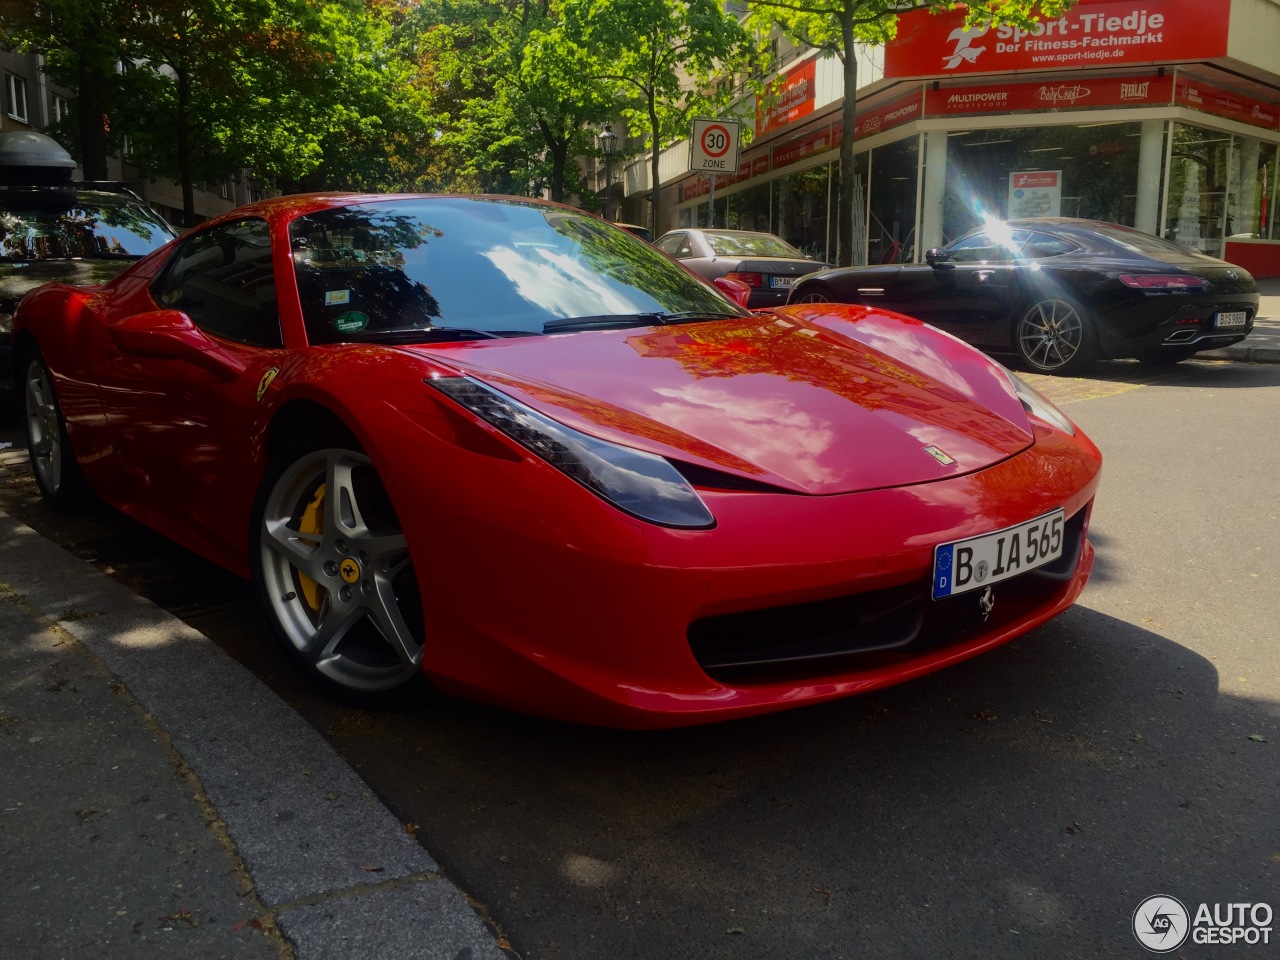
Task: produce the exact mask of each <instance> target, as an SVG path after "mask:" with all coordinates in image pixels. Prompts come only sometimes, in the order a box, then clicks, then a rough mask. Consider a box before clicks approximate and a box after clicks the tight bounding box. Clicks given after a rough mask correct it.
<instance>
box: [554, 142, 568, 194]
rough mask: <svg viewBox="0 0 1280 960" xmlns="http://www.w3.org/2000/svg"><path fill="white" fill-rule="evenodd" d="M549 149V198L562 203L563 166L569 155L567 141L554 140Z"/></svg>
mask: <svg viewBox="0 0 1280 960" xmlns="http://www.w3.org/2000/svg"><path fill="white" fill-rule="evenodd" d="M550 149H551V199H552V200H554V201H555V202H556V203H564V168H565V164H566V163H567V162H568V157H569V141H568V140H563V141H556V142H554V143H552V144H550Z"/></svg>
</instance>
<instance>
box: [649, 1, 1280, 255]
mask: <svg viewBox="0 0 1280 960" xmlns="http://www.w3.org/2000/svg"><path fill="white" fill-rule="evenodd" d="M961 27H962V22H961V19H960V14H959V13H957V12H953V13H950V14H944V15H940V16H933V15H929V14H926V13H923V12H919V13H914V14H908V15H906V16H904V17H902V18H901V22H900V25H899V33H898V38H897V40H896V41H895V42H893V43H891V44H890V45H888V46H887V47H886V48H885V50H884V58H883V70H882V73H881V74H879V75H873V78H872V80H871V82H870V83H868V84H867V85H866V86H864V87H863V88H862V90H861V91H860V95H859V105H858V121H857V130H856V134H855V136H856V141H855V142H856V144H857V149H858V153H857V157H856V163H857V183H858V190H859V197H860V200H861V202H860V203H859V204H857V205H856V215H855V223H854V235H853V238H852V240H853V249H854V251H855V259H857V260H858V261H860V262H891V261H911V260H919V259H922V257H923V253H924V250H926V249H928V248H929V247H932V246H939V245H941V244H943V243H945V242H947V241H949V240H952V239H955V238H956V237H958V236H959V235H961V234H962V233H964V232H965V231H967V230H968V229H970V228H971V227H973V226H975V225H976V224H979V223H981V222H982V221H983V219H984V218H989V217H997V218H1006V217H1014V216H1071V217H1091V218H1096V219H1101V220H1109V221H1112V222H1116V223H1124V224H1128V225H1131V226H1137V227H1138V228H1139V229H1142V230H1146V231H1148V232H1150V233H1154V234H1158V235H1161V236H1165V237H1168V238H1170V239H1172V240H1176V241H1178V242H1179V243H1182V244H1184V245H1186V246H1188V247H1190V248H1192V249H1196V250H1201V251H1204V252H1205V253H1208V254H1211V255H1213V256H1216V257H1222V258H1224V259H1227V260H1230V261H1232V262H1234V263H1238V264H1241V265H1243V266H1245V267H1246V268H1247V269H1249V270H1250V271H1252V272H1253V273H1254V274H1255V275H1257V276H1259V277H1269V276H1280V218H1277V211H1276V202H1275V201H1276V197H1277V194H1278V193H1280V43H1278V42H1276V40H1275V38H1276V37H1280V0H1160V2H1159V3H1153V2H1147V3H1145V4H1144V3H1142V2H1139V0H1129V2H1114V0H1082V2H1081V3H1079V4H1078V5H1077V6H1076V7H1074V8H1073V9H1072V10H1071V11H1069V12H1068V13H1067V14H1066V15H1065V16H1064V17H1063V18H1062V19H1060V20H1056V21H1052V22H1049V23H1045V24H1040V25H1039V26H1038V28H1037V30H1036V31H1032V32H1023V31H1019V30H1015V29H1013V28H1006V27H1001V28H992V29H989V30H986V31H981V30H979V31H969V32H965V31H964V30H963V29H962V28H961ZM832 72H833V71H831V70H830V69H829V67H828V65H827V64H825V63H824V62H823V61H820V60H816V59H808V60H805V61H802V62H801V63H799V64H797V65H794V66H793V67H791V68H790V69H789V70H788V71H787V73H786V75H785V76H784V77H783V79H782V85H781V95H780V96H778V97H777V98H776V100H775V102H774V104H773V106H772V107H771V108H770V109H769V110H759V111H758V115H757V120H756V125H755V131H754V132H755V134H756V136H755V139H754V141H753V142H752V144H751V146H750V147H749V148H748V149H747V150H746V151H745V152H744V153H743V157H742V163H741V165H740V167H739V170H738V172H737V173H736V174H735V175H733V176H721V177H719V178H718V179H717V182H716V186H715V194H714V196H715V201H714V211H713V214H712V216H713V218H714V222H715V223H716V224H717V225H720V226H727V227H740V228H744V229H759V230H769V231H771V232H774V233H777V234H779V235H781V236H783V237H784V238H786V239H787V240H789V241H791V242H792V243H793V244H795V245H796V246H798V247H800V248H802V249H804V250H806V251H807V252H809V253H810V254H812V255H814V256H816V257H818V258H820V259H828V260H830V259H834V256H835V246H836V244H835V240H836V238H835V236H834V230H835V216H834V210H835V206H834V204H835V199H836V197H835V191H836V190H837V189H838V184H839V177H838V175H837V173H838V171H837V168H836V164H837V162H838V158H837V148H838V146H839V139H840V135H841V131H842V125H841V121H840V101H839V96H838V91H835V92H834V94H833V92H832V90H831V86H832V85H831V83H830V82H829V81H827V82H826V83H825V85H824V76H825V75H830V74H831V73H832ZM824 94H825V96H824ZM663 188H664V191H665V194H664V209H666V210H667V211H668V215H667V217H666V219H667V221H668V222H667V223H666V224H664V225H663V227H664V228H670V227H674V226H677V225H692V224H702V223H706V222H707V219H708V212H709V211H708V199H709V197H708V194H709V192H710V184H709V182H708V179H707V178H706V177H704V176H691V175H685V176H682V177H672V178H671V180H670V182H669V183H664V187H663Z"/></svg>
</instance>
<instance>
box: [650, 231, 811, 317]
mask: <svg viewBox="0 0 1280 960" xmlns="http://www.w3.org/2000/svg"><path fill="white" fill-rule="evenodd" d="M654 246H656V247H657V248H658V249H659V250H661V251H662V252H663V253H666V254H669V255H670V256H672V257H675V258H676V259H677V260H679V261H680V262H681V263H683V264H684V265H685V266H686V267H688V268H689V269H690V270H692V271H693V272H694V273H696V274H698V276H700V277H705V278H706V279H708V280H714V279H716V278H717V277H728V278H729V279H731V280H739V281H741V282H742V283H745V284H746V285H747V286H748V287H750V288H751V298H750V299H749V300H748V301H747V306H748V307H751V308H752V309H754V308H756V307H778V306H782V304H784V303H786V302H787V294H788V293H790V291H791V287H792V285H793V284H794V283H795V282H796V280H798V279H799V278H800V277H803V276H804V275H805V274H807V273H812V272H813V271H815V270H825V269H826V268H827V264H825V263H823V262H822V261H821V260H814V259H812V258H811V257H807V256H805V255H804V254H803V253H801V252H800V251H799V250H797V249H796V248H795V247H793V246H791V244H789V243H787V242H786V241H785V240H783V239H782V238H781V237H776V236H774V235H773V234H772V233H757V232H755V231H752V230H694V229H687V228H682V229H680V230H670V231H668V232H667V233H664V234H663V235H662V236H661V237H659V238H658V241H657V243H655V244H654Z"/></svg>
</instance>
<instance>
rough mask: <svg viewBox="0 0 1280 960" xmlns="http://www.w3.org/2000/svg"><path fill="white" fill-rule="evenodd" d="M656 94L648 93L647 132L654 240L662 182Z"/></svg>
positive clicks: (651, 222) (657, 230)
mask: <svg viewBox="0 0 1280 960" xmlns="http://www.w3.org/2000/svg"><path fill="white" fill-rule="evenodd" d="M656 100H657V92H656V91H655V90H652V89H651V90H650V91H649V131H650V134H651V135H652V137H653V149H652V151H650V156H649V186H650V193H649V200H650V203H649V233H650V234H651V235H652V236H653V237H654V238H655V239H656V238H657V237H658V235H659V234H660V233H661V231H660V230H659V229H658V223H659V221H660V220H661V217H660V216H659V214H660V212H661V209H660V208H661V202H662V201H661V194H662V182H661V181H660V180H659V179H658V168H659V166H660V163H659V161H661V159H662V133H661V131H660V130H659V129H658V107H657V103H656Z"/></svg>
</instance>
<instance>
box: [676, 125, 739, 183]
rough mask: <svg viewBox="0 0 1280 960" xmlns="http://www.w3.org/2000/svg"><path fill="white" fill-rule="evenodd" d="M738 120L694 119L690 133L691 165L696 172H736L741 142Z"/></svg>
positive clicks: (691, 168) (690, 167)
mask: <svg viewBox="0 0 1280 960" xmlns="http://www.w3.org/2000/svg"><path fill="white" fill-rule="evenodd" d="M740 133H741V124H739V123H738V121H737V120H694V121H693V134H692V135H691V136H690V137H689V169H690V170H692V171H694V172H695V173H734V172H736V171H737V169H738V148H739V147H740V146H741V145H742V137H741V135H740Z"/></svg>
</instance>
